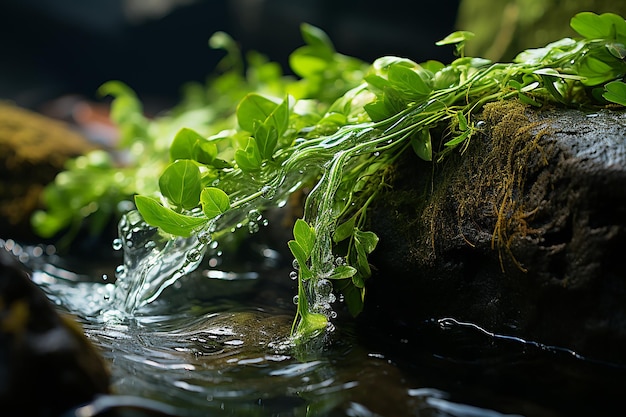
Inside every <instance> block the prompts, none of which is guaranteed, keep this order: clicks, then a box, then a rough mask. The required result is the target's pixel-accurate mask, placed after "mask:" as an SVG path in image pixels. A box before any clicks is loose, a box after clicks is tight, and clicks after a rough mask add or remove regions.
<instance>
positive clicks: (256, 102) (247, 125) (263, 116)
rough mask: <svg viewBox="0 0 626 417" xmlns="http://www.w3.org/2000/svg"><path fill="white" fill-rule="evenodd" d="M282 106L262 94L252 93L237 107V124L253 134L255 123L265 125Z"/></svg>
mask: <svg viewBox="0 0 626 417" xmlns="http://www.w3.org/2000/svg"><path fill="white" fill-rule="evenodd" d="M280 104H281V103H279V102H276V101H274V100H272V99H269V98H267V97H264V96H262V95H260V94H256V93H250V94H248V95H247V96H245V97H244V98H243V100H241V101H240V102H239V105H238V106H237V122H238V123H239V126H241V128H242V129H244V130H246V131H248V132H251V133H252V132H254V124H255V122H257V123H258V122H261V123H265V121H266V120H267V118H268V117H270V115H271V114H272V112H274V110H276V108H277V107H278V106H279V105H280Z"/></svg>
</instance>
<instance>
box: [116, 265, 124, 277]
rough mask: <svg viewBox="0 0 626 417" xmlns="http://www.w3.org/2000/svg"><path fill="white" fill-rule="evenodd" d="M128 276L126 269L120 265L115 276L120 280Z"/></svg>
mask: <svg viewBox="0 0 626 417" xmlns="http://www.w3.org/2000/svg"><path fill="white" fill-rule="evenodd" d="M124 275H126V267H125V266H124V265H118V266H117V268H115V276H116V277H117V278H118V279H119V278H122V277H123V276H124Z"/></svg>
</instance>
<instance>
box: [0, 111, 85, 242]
mask: <svg viewBox="0 0 626 417" xmlns="http://www.w3.org/2000/svg"><path fill="white" fill-rule="evenodd" d="M94 148H95V146H94V145H93V144H91V143H90V142H89V141H87V140H86V139H85V138H84V137H83V136H82V135H81V134H79V133H78V132H76V131H74V130H72V129H71V127H70V126H69V125H67V124H66V123H63V122H60V121H57V120H54V119H50V118H47V117H45V116H43V115H41V114H38V113H36V112H33V111H30V110H26V109H23V108H20V107H17V106H15V105H13V104H11V103H8V102H0V178H1V180H0V226H1V229H2V230H3V232H4V233H7V231H11V232H16V233H17V234H19V235H23V234H26V235H28V234H29V229H30V227H29V219H30V215H31V213H32V212H33V210H35V208H37V207H38V205H39V197H40V194H41V191H42V190H43V187H44V186H45V185H46V184H48V183H49V182H51V181H52V180H54V177H55V176H56V174H57V173H58V172H59V171H61V170H62V169H63V167H64V165H65V162H66V161H67V160H68V158H71V157H74V156H78V155H81V154H84V153H86V152H87V151H89V150H92V149H94ZM2 237H5V238H6V237H17V236H6V235H5V236H2Z"/></svg>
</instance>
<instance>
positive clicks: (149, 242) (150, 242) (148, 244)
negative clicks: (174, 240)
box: [143, 240, 156, 249]
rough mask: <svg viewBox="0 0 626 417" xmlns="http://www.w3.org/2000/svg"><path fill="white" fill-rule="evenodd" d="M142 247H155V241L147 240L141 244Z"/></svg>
mask: <svg viewBox="0 0 626 417" xmlns="http://www.w3.org/2000/svg"><path fill="white" fill-rule="evenodd" d="M143 247H144V248H146V249H152V248H156V242H155V241H154V240H149V241H147V242H146V244H145V245H143Z"/></svg>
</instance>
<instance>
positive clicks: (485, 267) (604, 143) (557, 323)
mask: <svg viewBox="0 0 626 417" xmlns="http://www.w3.org/2000/svg"><path fill="white" fill-rule="evenodd" d="M481 118H482V120H483V121H484V122H485V128H484V129H483V131H482V133H481V134H480V135H478V136H477V137H475V138H473V139H472V142H471V144H470V145H469V147H468V149H467V150H466V151H465V153H463V154H459V153H456V154H451V155H449V156H448V157H447V158H445V159H444V160H443V162H441V163H437V164H434V165H433V164H430V163H426V162H421V161H418V160H417V158H416V157H411V156H410V157H407V158H406V159H405V160H404V161H402V162H401V163H400V164H399V166H398V167H397V172H396V177H395V180H394V184H393V190H391V191H390V192H389V194H388V195H386V196H384V198H381V199H379V200H380V203H378V206H377V207H376V208H375V209H374V210H373V212H372V214H371V220H372V224H371V227H372V230H373V231H375V232H376V233H377V234H378V235H379V237H380V242H379V246H378V248H377V250H376V251H375V253H374V254H373V257H372V259H371V262H372V264H373V265H374V266H375V268H376V269H377V271H378V272H377V273H375V275H374V276H373V277H372V279H371V281H370V286H369V289H368V300H366V303H365V304H366V312H365V313H366V315H368V314H369V315H370V316H371V315H379V316H383V317H386V318H390V319H394V320H396V321H398V320H400V321H402V322H404V323H409V324H411V323H412V324H416V323H420V322H423V321H424V320H428V319H431V318H442V317H452V318H455V319H457V320H461V321H467V322H472V323H475V324H477V325H479V326H481V327H483V328H485V329H487V330H489V331H493V332H498V333H501V334H506V335H511V336H517V337H521V338H525V339H528V340H532V341H536V342H538V343H543V344H547V345H552V346H559V347H563V348H567V349H572V350H574V351H576V352H578V353H580V354H583V355H588V356H591V357H594V358H600V359H603V360H611V361H617V362H622V363H626V353H625V352H626V274H625V273H624V268H623V265H622V263H621V254H622V253H623V251H624V244H625V243H626V220H624V219H625V218H626V217H625V216H626V113H624V112H623V111H612V110H609V109H605V110H601V111H598V112H594V113H586V112H583V111H580V110H568V109H556V108H555V109H548V110H545V109H544V110H541V111H538V110H534V109H530V108H527V107H524V106H522V105H521V104H519V103H517V102H515V101H508V102H501V103H494V104H490V105H488V106H486V107H485V109H484V112H483V114H482V116H481Z"/></svg>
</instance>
